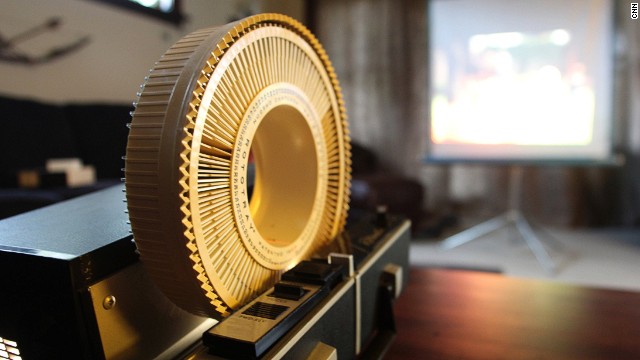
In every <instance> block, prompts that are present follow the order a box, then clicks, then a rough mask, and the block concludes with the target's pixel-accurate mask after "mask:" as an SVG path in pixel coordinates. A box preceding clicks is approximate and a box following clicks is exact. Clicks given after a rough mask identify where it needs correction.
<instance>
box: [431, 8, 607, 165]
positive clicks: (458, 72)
mask: <svg viewBox="0 0 640 360" xmlns="http://www.w3.org/2000/svg"><path fill="white" fill-rule="evenodd" d="M428 14H429V16H428V19H429V20H428V21H429V23H428V25H429V54H430V77H429V89H430V99H429V104H430V117H429V138H428V139H427V140H428V142H429V147H428V149H429V151H428V154H427V158H428V159H432V160H439V161H459V160H464V161H467V160H470V161H476V160H477V161H487V160H488V161H493V160H497V161H512V160H514V161H529V162H546V161H549V160H551V161H573V160H577V161H598V162H599V161H607V159H609V158H611V156H612V155H611V154H612V151H611V149H612V145H611V138H612V135H611V134H612V126H613V116H612V113H613V110H612V93H613V54H614V52H613V35H614V23H613V0H563V1H556V0H536V1H529V0H430V1H429V9H428Z"/></svg>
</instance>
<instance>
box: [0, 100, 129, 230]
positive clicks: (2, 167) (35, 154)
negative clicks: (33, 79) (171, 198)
mask: <svg viewBox="0 0 640 360" xmlns="http://www.w3.org/2000/svg"><path fill="white" fill-rule="evenodd" d="M131 110H132V106H128V105H110V104H64V105H57V104H50V103H43V102H38V101H32V100H27V99H15V98H9V97H1V96H0V122H1V124H0V129H1V131H0V154H2V156H1V157H0V218H5V217H9V216H12V215H16V214H19V213H21V212H26V211H29V210H33V209H36V208H39V207H42V206H45V205H49V204H53V203H56V202H59V201H62V200H66V199H69V198H73V197H76V196H79V195H83V194H86V193H89V192H92V191H95V190H99V189H102V188H105V187H108V186H111V185H114V184H117V183H119V182H120V178H121V177H122V171H121V169H122V167H123V165H124V162H123V160H122V156H124V154H125V149H126V143H127V134H128V129H127V127H126V123H128V122H129V121H130V120H131V116H130V115H129V112H130V111H131ZM67 157H77V158H80V159H82V161H83V162H84V164H87V165H93V166H94V167H95V169H96V177H97V182H96V183H95V184H93V185H91V186H84V187H76V188H67V187H64V186H56V187H46V188H38V189H22V188H19V187H18V182H17V173H18V172H19V171H20V170H24V169H34V168H42V167H44V165H45V162H46V160H47V159H50V158H67Z"/></svg>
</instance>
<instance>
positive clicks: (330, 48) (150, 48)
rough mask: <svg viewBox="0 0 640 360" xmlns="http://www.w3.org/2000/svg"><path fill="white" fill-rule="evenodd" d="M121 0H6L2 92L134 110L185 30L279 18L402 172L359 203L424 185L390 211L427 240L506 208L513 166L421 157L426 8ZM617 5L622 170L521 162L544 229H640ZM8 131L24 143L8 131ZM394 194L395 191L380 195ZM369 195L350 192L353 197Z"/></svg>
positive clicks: (634, 26)
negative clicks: (328, 72)
mask: <svg viewBox="0 0 640 360" xmlns="http://www.w3.org/2000/svg"><path fill="white" fill-rule="evenodd" d="M126 3H128V2H127V1H125V0H122V1H115V0H114V1H109V0H50V1H46V2H40V1H33V0H28V1H24V0H3V1H2V2H1V3H0V41H1V42H0V45H1V46H2V48H1V52H0V79H2V80H0V97H3V98H8V99H21V100H29V101H33V102H37V103H44V104H49V105H55V106H66V105H69V104H75V105H78V104H80V105H87V104H107V105H117V106H121V107H129V106H130V104H131V103H132V102H133V101H134V100H135V97H136V92H137V91H138V89H139V85H140V84H141V83H142V82H143V79H144V76H145V75H146V74H147V72H148V70H149V69H150V68H151V67H152V66H153V64H154V62H155V61H156V60H157V59H158V58H159V57H160V56H161V55H162V54H163V53H164V51H165V50H167V49H168V48H169V47H170V46H171V45H172V44H173V43H175V42H176V41H177V40H178V39H180V38H181V37H182V36H184V35H185V34H187V33H189V32H191V31H193V30H196V29H199V28H203V27H207V26H211V25H216V24H223V23H227V22H229V21H233V20H237V19H240V18H242V17H245V16H247V15H251V14H255V13H259V12H279V13H284V14H287V15H290V16H292V17H294V18H296V19H298V20H300V21H301V22H302V23H304V24H305V25H307V26H308V27H309V28H310V29H311V30H312V32H314V33H315V34H316V35H317V37H318V38H319V40H320V41H321V43H322V44H323V46H324V47H325V49H326V51H327V53H328V55H329V57H330V59H331V60H332V62H333V64H334V66H335V71H336V73H337V75H338V79H339V81H340V84H341V86H342V89H343V94H344V98H345V102H346V108H347V113H348V116H349V122H350V127H351V136H352V139H353V141H354V143H356V144H357V145H358V146H361V148H362V154H361V153H360V152H359V153H358V157H357V160H358V161H359V162H360V163H361V162H365V161H368V162H370V163H374V165H371V166H368V170H366V171H373V170H371V168H372V167H375V172H376V173H377V174H384V176H390V177H392V178H394V181H390V182H388V181H387V180H386V179H385V180H379V181H378V179H380V175H378V176H377V177H375V180H371V177H369V178H367V181H368V182H365V184H364V185H363V186H364V187H365V189H364V190H362V189H360V190H362V191H364V192H365V193H366V192H367V191H371V189H367V188H366V186H367V185H369V186H375V187H377V188H378V190H377V191H378V194H377V195H376V196H378V198H376V199H377V200H370V199H364V200H363V204H364V205H363V206H369V205H371V204H372V203H371V202H372V201H373V202H376V201H378V202H380V201H382V200H380V199H381V198H384V199H387V200H385V201H388V202H393V199H394V197H395V198H396V200H397V197H398V196H400V195H397V196H396V195H394V192H396V191H398V188H397V187H396V186H397V184H411V185H412V186H414V185H418V186H419V189H416V190H415V193H408V194H404V195H402V196H409V197H413V202H414V203H415V202H416V200H417V202H418V204H417V205H416V204H407V203H408V202H410V201H409V200H411V199H409V200H407V199H404V200H402V201H400V200H398V202H399V204H396V205H394V207H395V208H394V210H396V211H398V212H403V211H404V210H405V209H404V208H403V206H410V207H411V209H410V210H408V211H410V212H411V215H410V216H411V218H412V220H413V221H414V234H415V236H416V237H419V238H439V237H442V236H443V234H448V233H451V232H452V231H456V229H458V228H459V227H460V226H461V224H464V225H466V224H472V223H474V222H476V221H479V220H482V219H485V218H489V217H491V216H494V215H496V214H499V213H502V212H503V211H504V210H505V209H506V208H507V207H508V194H507V185H508V171H509V170H508V168H507V167H504V166H499V165H491V164H471V163H445V164H441V163H440V164H439V163H428V162H425V161H424V158H425V154H426V152H427V139H428V136H429V133H428V122H429V115H430V114H429V111H430V105H429V104H430V103H429V81H430V78H429V73H430V71H429V59H430V54H429V51H428V49H429V21H428V20H429V14H428V1H426V0H421V1H418V0H403V1H392V0H349V1H341V0H322V1H302V0H282V1H276V0H254V1H252V0H208V1H204V0H181V1H175V3H174V4H168V5H167V1H162V0H158V1H151V0H148V1H142V0H140V1H139V3H141V4H144V5H146V6H151V7H152V8H153V7H155V8H156V10H158V11H147V10H143V9H141V8H142V5H140V4H133V5H134V6H133V7H134V9H131V4H126ZM620 3H621V5H620V6H617V7H616V10H615V24H616V40H615V46H614V51H615V54H612V56H614V57H615V66H616V67H615V72H614V74H613V75H612V76H614V77H615V96H614V98H613V104H614V108H615V126H614V129H613V134H612V137H613V142H614V144H613V145H614V148H615V150H616V153H617V154H622V155H624V158H625V162H624V163H623V164H622V165H616V166H577V165H569V166H527V167H525V168H524V181H523V184H522V210H523V213H525V214H526V216H527V217H528V218H529V219H531V220H533V221H535V222H536V223H539V224H542V225H548V226H553V227H563V228H583V229H584V228H596V227H612V226H616V227H638V226H640V101H638V97H639V96H640V95H638V94H640V89H639V87H640V46H639V45H640V26H638V22H637V20H632V19H631V18H630V16H629V10H628V6H627V2H626V1H620ZM550 11H551V10H550ZM158 12H160V13H163V12H164V14H159V15H158ZM7 107H10V105H5V107H4V108H0V121H2V122H3V127H4V128H5V129H7V128H8V127H7V125H6V124H7V123H8V122H20V121H21V120H20V117H19V116H18V117H16V115H15V114H12V115H11V116H8V115H6V114H7V110H6V109H7ZM12 131H15V132H20V130H12ZM5 136H7V137H15V136H17V135H15V134H13V135H11V134H8V131H7V133H5ZM31 146H32V147H33V145H31ZM17 147H19V145H15V146H12V147H11V148H8V147H6V146H5V147H3V148H2V149H3V152H4V153H3V154H2V156H3V157H5V158H19V157H20V156H21V150H20V149H19V148H17ZM360 150H361V149H360V148H359V149H358V151H360ZM354 161H355V160H354ZM360 163H358V164H356V165H355V166H356V167H359V166H360ZM369 180H371V181H369ZM376 181H377V182H376ZM398 181H399V182H398ZM372 183H375V185H370V184H372ZM385 187H386V189H387V191H388V192H389V194H382V192H384V191H385V190H384V189H385ZM381 189H382V190H381ZM360 190H358V189H354V192H356V194H355V196H356V197H357V196H358V194H359V193H358V191H360ZM365 195H366V194H365ZM369 195H370V194H368V195H367V196H369ZM367 201H368V202H367Z"/></svg>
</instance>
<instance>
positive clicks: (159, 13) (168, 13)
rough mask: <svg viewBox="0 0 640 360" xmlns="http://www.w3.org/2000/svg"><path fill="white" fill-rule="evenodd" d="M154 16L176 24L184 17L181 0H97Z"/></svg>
mask: <svg viewBox="0 0 640 360" xmlns="http://www.w3.org/2000/svg"><path fill="white" fill-rule="evenodd" d="M95 1H100V2H103V3H107V4H113V5H116V6H120V7H122V8H125V9H129V10H132V11H136V12H138V13H142V14H146V15H150V16H153V17H155V18H157V19H161V20H164V21H168V22H171V23H174V24H176V25H178V24H180V23H181V22H182V20H183V19H184V18H183V16H182V12H181V6H180V5H181V0H95Z"/></svg>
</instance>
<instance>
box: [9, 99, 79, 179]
mask: <svg viewBox="0 0 640 360" xmlns="http://www.w3.org/2000/svg"><path fill="white" fill-rule="evenodd" d="M0 127H2V131H1V132H0V154H2V156H0V186H3V187H13V186H16V183H17V179H16V173H17V171H19V170H22V169H27V168H37V167H43V166H44V165H45V161H46V160H47V159H50V158H56V157H58V158H61V157H75V156H77V151H76V145H75V141H74V139H73V135H72V133H71V128H70V125H69V122H68V121H67V119H66V117H65V113H64V110H63V108H61V107H59V106H57V105H51V104H43V103H39V102H35V101H31V100H25V99H8V98H2V97H0Z"/></svg>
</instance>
